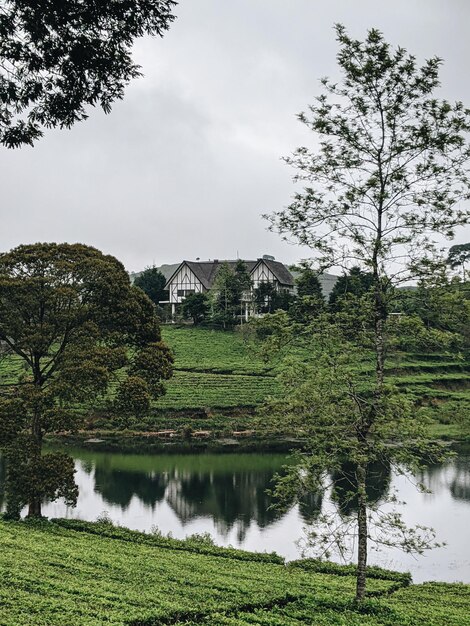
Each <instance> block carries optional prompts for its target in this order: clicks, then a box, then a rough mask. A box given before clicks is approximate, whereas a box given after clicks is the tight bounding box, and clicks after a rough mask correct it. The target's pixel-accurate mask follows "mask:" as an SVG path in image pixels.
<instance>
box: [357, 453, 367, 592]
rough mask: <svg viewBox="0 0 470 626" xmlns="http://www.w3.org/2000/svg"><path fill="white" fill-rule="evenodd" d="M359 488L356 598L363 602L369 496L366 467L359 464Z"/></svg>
mask: <svg viewBox="0 0 470 626" xmlns="http://www.w3.org/2000/svg"><path fill="white" fill-rule="evenodd" d="M356 477H357V488H358V496H359V498H358V509H357V527H358V544H357V575H356V600H358V601H359V602H361V601H362V600H364V597H365V594H366V575H367V496H366V468H365V466H364V465H363V464H359V465H358V467H357V470H356Z"/></svg>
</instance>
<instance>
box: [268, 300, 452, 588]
mask: <svg viewBox="0 0 470 626" xmlns="http://www.w3.org/2000/svg"><path fill="white" fill-rule="evenodd" d="M256 325H257V326H258V330H259V333H260V334H264V337H265V340H264V344H263V348H264V354H265V356H271V357H273V356H275V355H276V356H278V355H279V354H284V359H283V361H282V363H281V364H280V365H278V369H279V371H280V376H279V380H280V382H281V384H282V387H283V393H282V394H280V395H279V396H278V397H276V398H272V399H271V400H270V401H269V402H267V403H266V405H265V407H264V410H263V413H262V415H261V416H260V420H259V425H258V427H259V428H260V429H261V428H266V427H267V428H268V429H274V431H275V432H276V431H277V432H279V431H281V432H286V434H292V433H299V434H301V436H302V439H303V441H304V445H303V450H302V452H299V453H296V454H295V455H294V457H293V461H294V462H292V463H290V464H289V465H287V466H286V467H285V468H284V470H283V472H282V473H281V474H279V475H278V476H276V477H275V481H274V488H273V490H272V491H271V494H272V495H273V496H275V501H276V503H277V504H276V506H277V508H279V509H281V510H285V509H287V508H289V507H290V506H291V505H292V501H293V499H296V500H297V501H299V502H300V501H301V500H302V499H304V498H306V497H307V496H308V495H309V494H310V495H312V494H315V496H316V497H317V498H320V500H321V498H322V497H323V496H324V495H325V494H326V492H327V491H328V490H330V489H331V490H332V496H333V500H334V501H335V502H336V505H337V506H336V510H331V511H330V510H327V511H322V512H321V513H320V514H319V515H318V516H316V518H315V519H314V520H313V522H314V524H315V528H314V529H313V530H310V531H309V532H308V533H307V536H306V541H305V544H304V548H306V549H308V550H312V549H313V550H314V551H315V552H316V556H317V557H319V558H329V557H331V556H332V554H336V555H337V556H339V557H340V558H342V559H343V560H345V559H348V558H352V556H353V551H354V549H355V546H356V545H357V533H358V524H359V523H360V522H361V521H362V522H364V520H361V517H360V516H361V515H366V520H365V522H366V524H367V532H368V543H369V544H370V543H372V544H374V545H375V547H376V548H380V546H394V547H397V548H400V549H402V550H404V551H405V552H408V553H418V554H421V553H422V552H424V550H426V549H428V548H432V547H437V546H438V545H439V544H437V543H436V542H435V534H434V531H433V530H432V529H430V528H426V527H423V526H421V525H418V526H416V527H407V526H406V525H405V524H404V522H403V519H402V516H401V512H400V510H399V508H398V505H399V503H397V501H396V498H395V494H394V493H393V492H389V490H388V489H387V483H388V477H389V472H390V468H394V469H395V470H396V471H397V472H399V473H403V472H404V471H405V470H408V471H414V472H419V471H420V470H422V469H423V467H424V465H425V463H426V462H429V461H438V460H441V459H443V458H444V457H445V452H443V449H442V448H441V446H440V445H439V444H438V443H437V442H434V441H429V440H428V437H427V430H426V429H427V424H428V417H427V414H426V412H425V411H421V410H417V408H416V407H415V406H414V404H413V400H412V398H411V397H410V396H407V395H405V394H402V393H400V391H399V389H398V388H396V387H395V386H393V385H392V384H388V383H385V384H384V386H383V389H382V391H383V393H382V395H381V397H380V410H378V408H377V402H378V401H377V398H376V397H375V381H374V378H373V376H371V374H372V372H373V362H372V360H371V352H370V350H369V349H368V348H367V347H362V346H360V345H358V343H357V341H354V342H352V341H349V340H348V338H347V336H345V334H344V333H343V331H342V328H341V327H340V326H339V325H338V324H337V323H335V322H333V323H332V320H331V316H329V315H326V314H324V315H323V316H320V317H318V318H317V319H315V320H314V321H313V322H312V323H311V324H310V325H307V324H305V323H301V324H299V323H297V322H295V321H293V320H292V318H289V316H288V315H287V314H285V313H281V312H278V313H276V314H274V315H267V316H265V317H264V318H263V319H262V320H257V321H256ZM433 339H435V340H437V339H438V337H437V336H436V337H434V336H433ZM442 347H443V346H442V345H441V346H440V348H442ZM365 421H366V422H369V421H370V428H369V430H368V433H367V441H366V442H365V441H364V439H363V438H362V437H361V436H360V434H361V428H362V424H363V423H364V422H365ZM266 425H267V426H266ZM377 476H379V477H380V476H381V477H382V478H381V481H382V482H383V486H382V487H381V488H380V489H378V488H377ZM384 504H387V505H388V506H387V507H384ZM357 574H358V582H361V581H360V579H359V575H360V574H361V572H360V569H359V568H358V570H357ZM358 599H361V598H360V596H358Z"/></svg>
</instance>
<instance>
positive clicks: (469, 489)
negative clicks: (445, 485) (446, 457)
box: [450, 456, 470, 502]
mask: <svg viewBox="0 0 470 626" xmlns="http://www.w3.org/2000/svg"><path fill="white" fill-rule="evenodd" d="M469 460H470V456H467V457H464V456H459V457H457V458H456V459H455V462H454V467H455V474H454V477H453V479H452V480H451V483H450V492H451V494H452V496H453V497H454V498H455V499H456V500H466V501H467V502H470V470H469Z"/></svg>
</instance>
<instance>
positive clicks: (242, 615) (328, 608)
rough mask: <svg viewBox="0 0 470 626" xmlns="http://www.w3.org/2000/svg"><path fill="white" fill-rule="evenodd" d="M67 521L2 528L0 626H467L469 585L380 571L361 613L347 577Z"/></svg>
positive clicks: (272, 559)
mask: <svg viewBox="0 0 470 626" xmlns="http://www.w3.org/2000/svg"><path fill="white" fill-rule="evenodd" d="M63 524H64V526H65V527H64V526H61V525H59V524H57V523H51V522H43V523H41V524H39V525H31V524H27V523H25V522H18V523H6V522H1V521H0V536H1V537H2V550H1V551H0V574H1V575H0V593H1V602H0V624H2V626H31V625H32V624H34V625H35V626H70V625H72V624H73V626H102V625H103V624H108V625H110V626H151V625H153V626H156V625H157V624H186V625H191V624H192V625H193V626H195V625H197V624H207V625H211V626H216V625H227V626H245V625H248V624H256V625H260V626H281V625H282V626H300V625H306V624H309V625H312V624H315V625H320V626H333V625H336V626H338V625H339V626H341V625H343V626H346V625H348V626H360V625H367V626H405V625H406V626H424V625H426V626H442V625H443V624H446V626H468V625H469V624H470V587H469V586H465V585H444V584H442V585H440V584H435V583H433V584H431V585H417V586H409V587H403V585H404V584H406V581H405V582H403V578H400V577H398V578H396V577H395V576H387V574H386V573H384V574H383V576H382V575H381V574H380V575H379V574H377V576H379V577H378V578H373V579H370V581H369V591H370V592H371V593H372V595H374V596H376V597H371V598H370V599H369V600H367V602H366V604H365V605H364V606H363V607H362V608H361V610H358V609H357V608H356V607H355V605H354V603H353V601H352V597H353V593H354V578H353V576H350V575H346V574H347V572H342V575H338V574H325V573H319V572H313V571H308V570H304V569H302V568H301V567H295V566H294V567H286V566H285V565H283V564H282V563H279V558H277V559H276V558H275V557H274V556H272V557H271V556H270V555H265V556H261V557H260V556H258V555H256V554H252V555H250V554H249V553H240V554H241V558H238V557H237V551H235V550H232V551H230V550H226V549H220V551H218V550H217V549H216V548H213V547H209V548H208V549H207V550H205V549H204V545H201V546H200V548H199V549H198V545H197V542H193V543H189V544H186V545H185V544H184V543H181V544H180V545H179V546H176V545H175V540H172V542H173V544H172V543H171V541H170V543H168V540H165V539H164V538H163V539H160V538H159V537H158V536H149V535H141V534H140V533H136V532H126V530H125V529H114V528H113V527H110V526H109V525H100V526H96V525H93V524H88V525H87V524H86V523H81V522H78V523H75V522H70V521H69V520H64V522H63ZM97 533H98V534H97ZM113 535H114V536H113ZM176 543H177V542H176ZM336 569H337V570H338V572H339V568H338V567H337V568H336ZM339 573H341V572H339ZM386 578H388V579H386ZM400 580H401V581H402V582H400Z"/></svg>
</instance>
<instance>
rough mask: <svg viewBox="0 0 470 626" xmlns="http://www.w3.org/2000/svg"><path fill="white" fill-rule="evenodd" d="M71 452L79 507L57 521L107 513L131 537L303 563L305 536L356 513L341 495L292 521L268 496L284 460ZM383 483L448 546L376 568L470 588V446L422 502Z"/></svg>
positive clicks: (389, 554) (407, 480) (377, 480)
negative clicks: (204, 538) (333, 513)
mask: <svg viewBox="0 0 470 626" xmlns="http://www.w3.org/2000/svg"><path fill="white" fill-rule="evenodd" d="M68 452H69V453H70V454H72V456H73V457H74V459H75V463H76V469H77V473H76V480H77V483H78V485H79V488H80V496H79V499H78V504H77V506H76V507H75V508H68V507H66V506H65V505H63V504H62V503H61V502H60V501H58V502H55V503H49V504H46V505H45V506H44V514H45V515H47V516H48V517H78V518H82V519H86V520H96V518H97V517H98V516H99V515H100V514H101V513H102V512H104V511H106V512H107V514H108V515H109V516H110V517H111V519H112V520H113V521H114V522H117V523H119V524H121V525H123V526H127V527H129V528H134V529H138V530H143V531H150V530H151V529H152V527H158V528H159V529H160V531H162V532H163V533H165V534H166V533H169V532H171V533H172V535H173V536H174V537H177V538H180V537H181V538H182V537H185V536H187V535H190V534H193V533H203V532H208V533H210V534H211V535H212V536H213V538H214V540H215V542H216V543H217V544H219V545H229V544H231V545H233V546H235V547H239V548H244V549H247V550H257V551H264V550H266V551H269V552H270V551H273V550H274V551H276V552H278V553H279V554H282V555H283V556H285V557H286V558H287V559H295V558H299V556H300V552H299V548H298V546H297V545H296V542H297V540H298V539H300V538H301V537H302V536H303V528H304V527H306V526H307V525H308V524H309V523H310V522H312V521H314V520H315V519H316V518H317V517H318V515H319V513H320V511H325V510H332V508H333V507H340V508H341V509H342V511H343V512H344V513H348V512H351V510H352V507H353V505H351V504H350V503H349V504H348V503H347V502H341V493H337V494H336V498H332V494H331V493H330V494H326V495H325V497H324V498H323V499H322V498H321V497H319V496H315V495H314V496H312V497H310V498H308V499H306V500H305V501H304V502H302V503H301V504H300V505H295V506H293V507H292V508H291V509H290V510H289V511H288V512H287V513H283V514H280V513H278V512H276V511H273V510H271V509H270V508H269V505H270V504H271V498H270V497H269V496H268V495H267V494H266V489H267V488H268V487H269V486H270V482H271V479H272V477H273V475H274V474H275V473H276V472H277V471H279V470H281V468H282V465H283V464H284V463H285V462H286V457H285V456H284V455H280V454H198V455H145V454H142V455H133V454H117V453H110V452H109V453H108V452H107V453H103V452H92V451H84V450H72V451H70V450H69V451H68ZM373 476H374V478H373V484H372V486H371V494H372V496H373V497H374V498H375V499H377V500H380V499H381V498H382V497H383V496H384V494H385V493H387V492H389V490H395V491H396V494H397V496H398V499H399V500H401V501H405V502H406V503H407V504H406V505H405V506H403V507H400V508H401V510H402V511H403V514H404V519H405V521H406V522H407V523H409V524H413V525H414V524H423V525H426V526H431V527H433V528H434V529H435V530H436V531H437V540H438V541H440V542H446V543H447V545H446V546H445V547H443V548H437V549H435V550H432V551H428V552H426V553H425V555H423V556H418V557H413V556H410V555H405V554H403V553H401V552H399V551H397V550H394V549H390V548H387V549H386V550H383V551H381V552H379V553H377V552H375V551H371V555H370V559H369V562H370V563H373V564H377V565H381V566H382V567H386V568H390V569H396V570H408V571H411V573H412V575H413V580H414V581H415V582H420V581H424V580H443V581H450V582H452V581H463V582H467V583H470V542H469V537H470V532H469V526H470V447H461V448H460V449H459V454H458V456H457V457H456V458H455V459H453V460H452V461H451V462H449V463H447V464H445V465H433V466H431V467H428V468H427V469H426V471H424V472H423V473H422V475H420V476H418V477H415V478H416V479H418V480H419V481H421V482H422V483H423V484H424V485H425V486H426V487H427V488H429V489H430V490H431V492H432V493H419V492H418V491H417V490H416V488H415V487H414V485H413V482H414V481H413V480H411V478H412V477H410V476H403V475H398V474H397V473H396V472H394V471H391V470H390V469H387V468H383V467H382V468H379V470H378V471H376V472H374V473H373ZM371 494H369V495H371ZM333 499H334V501H335V503H334V502H333Z"/></svg>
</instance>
